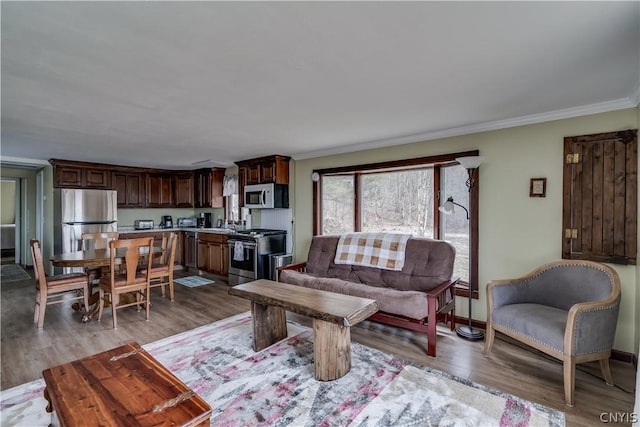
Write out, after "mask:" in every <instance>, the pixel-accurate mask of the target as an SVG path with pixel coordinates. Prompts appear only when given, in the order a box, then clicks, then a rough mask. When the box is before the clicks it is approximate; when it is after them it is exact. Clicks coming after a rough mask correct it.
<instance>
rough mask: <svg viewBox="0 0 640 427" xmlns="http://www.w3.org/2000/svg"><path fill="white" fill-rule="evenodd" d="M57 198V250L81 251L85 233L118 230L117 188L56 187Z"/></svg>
mask: <svg viewBox="0 0 640 427" xmlns="http://www.w3.org/2000/svg"><path fill="white" fill-rule="evenodd" d="M53 197H54V201H53V208H54V218H53V221H54V222H53V238H54V243H53V250H54V252H55V253H57V254H58V253H63V252H75V251H78V250H81V249H82V234H83V233H99V232H106V231H118V198H117V192H116V191H115V190H77V189H67V188H56V189H54V191H53Z"/></svg>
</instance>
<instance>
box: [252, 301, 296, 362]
mask: <svg viewBox="0 0 640 427" xmlns="http://www.w3.org/2000/svg"><path fill="white" fill-rule="evenodd" d="M251 315H252V318H253V350H254V351H260V350H262V349H263V348H267V347H269V346H270V345H271V344H275V343H277V342H278V341H280V340H283V339H285V338H286V337H287V316H286V313H285V311H284V309H282V308H280V307H273V306H269V305H264V304H258V303H256V302H252V303H251Z"/></svg>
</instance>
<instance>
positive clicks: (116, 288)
mask: <svg viewBox="0 0 640 427" xmlns="http://www.w3.org/2000/svg"><path fill="white" fill-rule="evenodd" d="M117 251H126V253H125V254H124V264H125V265H124V273H123V274H119V269H117V267H119V265H118V264H117V263H116V261H117V260H118V258H121V257H120V256H118V254H117ZM109 252H110V273H109V274H108V275H107V276H103V277H102V278H101V279H100V308H99V310H98V321H100V320H101V319H102V312H103V310H104V305H105V302H107V298H108V300H109V301H108V302H110V303H111V311H112V316H113V328H114V329H115V328H117V327H118V319H117V314H116V313H117V310H118V309H120V308H124V307H130V306H134V305H135V306H137V307H138V311H139V310H140V305H142V304H144V306H145V319H146V320H149V308H150V301H149V291H150V288H149V285H150V274H149V270H150V269H151V259H152V258H153V255H152V253H153V237H144V238H139V239H125V240H112V241H111V242H109ZM141 259H142V261H141ZM132 292H133V293H135V294H136V298H135V301H133V302H129V303H122V304H120V296H121V295H122V294H127V293H132Z"/></svg>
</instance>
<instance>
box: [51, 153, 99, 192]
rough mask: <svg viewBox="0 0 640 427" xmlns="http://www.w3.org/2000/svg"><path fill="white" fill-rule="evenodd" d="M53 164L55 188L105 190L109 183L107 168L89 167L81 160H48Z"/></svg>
mask: <svg viewBox="0 0 640 427" xmlns="http://www.w3.org/2000/svg"><path fill="white" fill-rule="evenodd" d="M50 163H51V164H52V165H53V179H54V182H53V186H54V187H56V188H93V189H98V190H107V189H109V188H111V187H110V185H111V179H110V178H111V176H110V171H109V169H100V168H96V167H89V166H87V165H86V164H84V163H82V162H71V163H67V162H65V161H63V160H62V161H61V160H55V159H52V160H50Z"/></svg>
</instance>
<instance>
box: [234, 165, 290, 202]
mask: <svg viewBox="0 0 640 427" xmlns="http://www.w3.org/2000/svg"><path fill="white" fill-rule="evenodd" d="M290 160H291V157H287V156H281V155H278V154H276V155H273V156H266V157H259V158H256V159H250V160H243V161H240V162H236V165H237V166H238V194H239V195H240V196H241V197H240V200H239V202H240V206H244V197H242V195H243V194H244V187H245V185H253V184H268V183H274V184H289V162H290Z"/></svg>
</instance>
